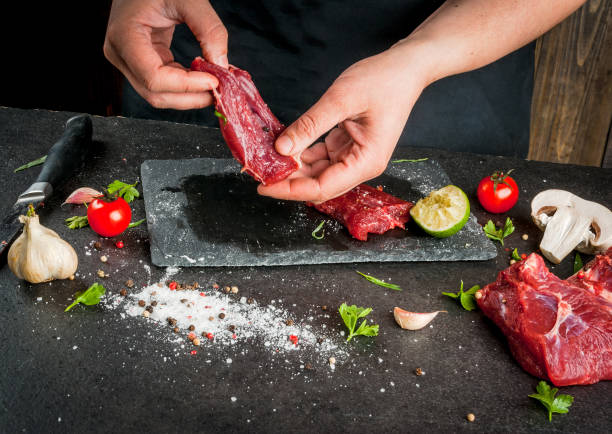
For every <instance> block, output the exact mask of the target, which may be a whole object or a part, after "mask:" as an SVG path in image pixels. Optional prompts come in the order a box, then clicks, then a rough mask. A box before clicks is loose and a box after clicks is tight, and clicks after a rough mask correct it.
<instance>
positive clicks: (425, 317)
mask: <svg viewBox="0 0 612 434" xmlns="http://www.w3.org/2000/svg"><path fill="white" fill-rule="evenodd" d="M440 312H446V311H445V310H437V311H435V312H424V313H421V312H408V311H407V310H404V309H401V308H399V307H395V308H393V317H394V318H395V322H396V323H397V324H398V325H399V326H400V327H401V328H403V329H406V330H420V329H422V328H423V327H425V326H426V325H427V324H429V323H430V322H431V321H432V320H433V319H434V318H435V317H436V316H437V315H438V314H439V313H440Z"/></svg>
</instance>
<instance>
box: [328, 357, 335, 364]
mask: <svg viewBox="0 0 612 434" xmlns="http://www.w3.org/2000/svg"><path fill="white" fill-rule="evenodd" d="M329 364H330V365H335V364H336V358H335V357H334V356H332V357H330V358H329Z"/></svg>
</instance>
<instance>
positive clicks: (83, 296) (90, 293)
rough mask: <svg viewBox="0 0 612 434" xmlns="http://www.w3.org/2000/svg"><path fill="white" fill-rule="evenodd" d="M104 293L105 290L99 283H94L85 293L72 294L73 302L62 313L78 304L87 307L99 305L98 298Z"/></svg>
mask: <svg viewBox="0 0 612 434" xmlns="http://www.w3.org/2000/svg"><path fill="white" fill-rule="evenodd" d="M105 293H106V289H105V288H104V287H103V286H102V285H100V284H99V283H94V284H93V285H91V286H90V287H89V288H88V289H87V291H85V292H82V293H80V292H77V293H76V294H74V296H75V300H74V302H73V303H72V304H71V305H70V306H68V307H67V308H66V310H64V312H68V311H69V310H70V309H72V308H73V307H74V306H76V305H77V304H79V303H83V304H85V305H87V306H92V305H94V304H98V303H100V298H101V297H102V296H103V295H104V294H105Z"/></svg>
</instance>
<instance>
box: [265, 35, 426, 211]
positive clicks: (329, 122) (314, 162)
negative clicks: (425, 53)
mask: <svg viewBox="0 0 612 434" xmlns="http://www.w3.org/2000/svg"><path fill="white" fill-rule="evenodd" d="M411 59H413V56H412V55H411V53H410V52H408V51H407V50H405V49H404V48H403V47H399V46H398V47H393V48H391V49H389V50H387V51H385V52H383V53H381V54H379V55H376V56H373V57H369V58H367V59H364V60H362V61H360V62H357V63H356V64H354V65H352V66H351V67H349V68H348V69H347V70H346V71H344V72H343V73H342V74H341V75H340V77H338V79H337V80H336V81H335V82H334V83H333V84H332V86H331V87H330V88H329V89H328V90H327V92H325V94H324V95H323V96H322V97H321V99H320V100H319V101H318V102H317V103H316V104H315V105H314V106H312V107H311V108H310V109H309V110H308V111H307V112H306V113H304V114H303V115H302V116H301V117H300V118H299V119H298V120H297V121H295V122H294V123H293V124H292V125H290V126H289V127H288V128H287V129H286V130H285V131H284V132H283V133H282V134H281V136H280V137H279V138H278V139H277V141H276V149H277V151H278V152H279V153H281V154H283V155H294V156H299V155H300V154H301V158H302V163H303V166H302V168H301V169H300V170H299V171H298V172H295V173H294V174H292V175H291V176H290V177H289V178H288V179H285V180H283V181H281V182H279V183H276V184H273V185H269V186H259V189H258V191H259V193H260V194H263V195H266V196H272V197H276V198H280V199H290V200H303V201H312V202H323V201H326V200H328V199H332V198H334V197H336V196H339V195H340V194H342V193H344V192H346V191H348V190H350V189H352V188H353V187H355V186H356V185H358V184H360V183H362V182H364V181H366V180H368V179H371V178H374V177H376V176H378V175H380V174H381V173H382V172H383V171H384V170H385V168H386V166H387V163H388V161H389V158H391V154H392V153H393V149H394V148H395V145H396V144H397V141H398V139H399V137H400V134H401V133H402V130H403V128H404V125H405V124H406V121H407V119H408V115H409V114H410V111H411V110H412V107H413V105H414V103H415V101H416V99H417V98H418V96H419V95H420V94H421V91H422V90H423V89H424V88H425V86H426V85H427V84H429V83H428V79H427V76H426V74H425V73H424V69H422V68H421V67H420V66H418V65H419V64H422V63H423V62H415V61H412V62H411ZM330 130H331V132H330V133H329V134H328V135H327V137H325V140H324V141H323V142H319V143H316V144H315V145H313V146H312V147H310V148H309V146H310V145H311V144H312V143H313V142H315V141H316V140H317V139H318V138H319V137H321V136H323V135H324V134H325V133H327V132H328V131H330Z"/></svg>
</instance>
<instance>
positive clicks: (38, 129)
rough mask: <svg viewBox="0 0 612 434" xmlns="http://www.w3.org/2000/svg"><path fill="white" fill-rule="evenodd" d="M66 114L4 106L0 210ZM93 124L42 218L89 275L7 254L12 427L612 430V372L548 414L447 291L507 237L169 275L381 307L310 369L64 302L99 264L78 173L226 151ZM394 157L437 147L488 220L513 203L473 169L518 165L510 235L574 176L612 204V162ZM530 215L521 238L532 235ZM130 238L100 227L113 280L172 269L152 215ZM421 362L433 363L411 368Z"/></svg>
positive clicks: (6, 377) (4, 425)
mask: <svg viewBox="0 0 612 434" xmlns="http://www.w3.org/2000/svg"><path fill="white" fill-rule="evenodd" d="M70 116H71V114H70V113H61V112H47V111H35V110H33V111H24V110H17V109H11V108H0V140H1V143H2V144H1V149H2V163H1V166H0V174H1V179H2V188H1V189H0V204H1V205H0V212H2V213H3V211H4V210H6V209H8V208H9V207H10V206H11V204H12V203H13V202H14V200H15V198H16V197H17V195H18V194H19V193H20V192H21V191H22V190H23V189H25V188H26V187H27V186H28V185H29V184H30V183H31V182H32V181H33V180H34V179H35V177H36V176H37V174H38V169H30V170H27V171H24V172H20V173H17V174H14V173H13V172H12V170H13V169H14V168H16V167H18V166H20V165H21V164H23V163H25V162H27V161H31V160H34V159H36V158H38V157H40V156H41V155H43V154H44V153H45V152H46V151H47V149H48V148H49V146H51V144H52V143H53V142H54V141H55V140H56V139H57V138H58V137H59V136H60V135H61V132H62V131H63V128H64V123H65V121H66V120H67V119H68V118H69V117H70ZM94 140H95V141H96V150H95V154H94V155H93V157H92V158H91V159H90V161H89V162H88V163H87V165H86V167H85V168H84V169H83V171H82V172H81V174H80V175H78V176H76V177H74V178H73V179H71V180H70V181H68V182H67V183H66V184H65V185H64V186H63V187H62V188H60V189H59V191H57V192H56V194H55V196H54V198H53V199H52V200H50V201H49V202H48V203H47V204H46V206H45V207H44V209H42V210H41V211H40V215H41V219H42V221H43V222H44V224H46V225H47V226H49V227H51V228H53V229H54V230H56V231H57V232H59V234H60V235H61V236H62V237H63V238H65V239H67V240H68V241H69V242H70V243H71V244H72V245H73V246H74V247H75V249H76V251H77V253H78V255H79V259H80V264H79V276H82V277H79V278H77V279H75V280H74V281H69V280H66V281H60V282H53V283H51V284H40V285H30V284H27V283H25V282H23V281H19V280H18V279H16V278H15V277H14V276H13V275H12V273H11V272H10V270H9V269H8V267H7V266H6V265H3V267H2V268H1V269H0V325H1V326H0V342H1V351H0V367H1V368H0V431H2V432H22V431H23V432H78V433H83V432H145V431H149V432H164V433H166V432H181V433H184V432H235V431H253V432H293V431H297V432H307V431H309V432H419V431H420V432H458V431H480V432H532V431H542V432H556V431H564V432H604V431H606V430H609V429H610V427H611V426H612V412H611V411H610V397H611V396H612V383H610V382H603V383H600V384H596V385H592V386H588V387H567V388H562V392H564V393H570V394H571V395H573V396H574V398H575V401H574V405H573V406H572V407H571V410H570V412H569V414H567V415H555V416H554V417H553V421H552V423H549V422H548V419H547V415H546V413H545V411H544V409H543V407H541V406H540V405H539V404H538V403H536V402H535V401H534V400H532V399H530V398H528V397H527V395H529V394H530V393H533V392H534V391H535V386H536V385H537V383H538V380H537V379H536V378H534V377H532V376H530V375H529V374H527V373H525V372H524V371H523V370H522V369H521V368H520V367H519V365H518V364H517V363H516V362H515V361H514V360H513V358H512V356H511V354H510V352H509V350H508V347H507V345H506V342H505V339H504V337H503V336H502V335H501V334H500V333H499V331H498V330H497V329H496V328H495V327H494V326H493V325H492V323H491V322H490V321H488V320H487V319H486V318H485V317H484V316H483V315H482V314H481V313H480V312H478V311H475V312H467V311H464V310H462V309H461V308H460V307H459V305H458V304H457V303H456V302H455V301H454V300H451V299H450V298H447V297H443V296H441V295H440V293H441V292H442V291H448V290H453V291H456V290H457V288H458V285H459V281H460V280H461V279H463V281H464V282H465V283H466V285H469V286H471V285H474V284H480V285H484V284H487V283H489V282H491V281H493V280H494V279H495V277H496V275H497V273H498V272H499V271H500V270H501V269H503V268H505V267H506V266H507V265H508V260H509V252H507V251H505V250H504V248H502V247H501V246H500V245H499V244H498V251H499V254H498V257H497V259H495V260H491V261H486V262H471V263H468V262H454V263H439V262H433V263H386V264H376V263H373V264H359V265H357V264H344V265H320V266H293V267H272V268H248V267H247V268H231V269H230V268H213V269H209V268H206V269H202V268H191V269H182V270H180V271H179V273H178V274H177V275H175V277H174V278H176V279H177V280H182V281H185V282H191V281H194V280H196V281H198V282H199V283H200V284H201V285H204V286H207V287H210V285H211V284H212V283H213V282H219V283H221V284H230V285H237V286H239V287H240V290H241V294H243V295H245V296H252V297H255V298H256V299H257V300H258V302H259V303H262V304H264V305H265V304H266V303H268V302H270V301H271V300H273V299H279V298H282V300H283V302H284V305H285V306H286V307H288V309H289V310H290V311H291V312H292V314H294V316H295V318H296V319H298V320H299V319H303V317H304V316H305V315H306V314H307V312H309V311H310V312H312V311H313V310H315V311H316V310H317V307H318V306H320V305H327V306H329V307H330V312H329V313H331V314H330V317H329V318H327V319H326V318H325V317H324V316H323V315H318V314H317V315H315V318H314V321H313V324H314V325H315V326H316V325H320V324H319V323H326V325H327V326H328V327H329V328H331V329H332V330H336V331H337V332H338V336H339V333H340V331H341V330H342V329H343V326H341V325H340V321H341V320H340V318H339V316H338V315H337V314H336V309H337V307H338V306H339V305H340V304H341V303H342V302H343V301H347V302H349V303H350V304H352V303H356V304H358V305H362V306H371V307H373V308H374V311H373V313H372V314H371V316H372V317H373V319H374V320H375V321H376V323H378V324H380V330H381V333H380V335H379V336H378V337H377V338H374V339H371V338H356V339H355V340H353V341H351V342H350V343H349V344H348V345H346V346H345V347H344V348H345V349H346V351H347V352H348V353H349V354H350V358H349V360H347V361H345V362H343V363H341V364H338V366H336V369H335V371H331V370H330V369H329V366H327V364H326V363H314V364H313V368H314V369H313V370H312V371H308V372H306V371H305V370H304V369H303V368H300V366H301V365H303V364H304V363H305V362H309V360H308V357H309V355H308V353H305V352H304V353H300V352H299V351H297V352H295V354H294V353H291V354H288V355H287V356H286V357H283V358H281V359H278V358H273V357H271V356H270V353H269V352H268V351H264V350H263V349H260V348H257V347H256V346H251V347H248V344H244V346H245V347H247V348H245V349H246V350H248V351H245V355H241V353H240V351H235V352H234V354H233V355H232V358H233V363H231V364H227V363H225V358H226V357H227V352H226V351H224V350H222V349H221V348H219V352H218V353H216V352H215V351H216V350H215V347H214V346H210V347H209V348H206V350H204V349H202V350H201V352H202V353H204V352H207V353H210V355H206V356H202V357H200V356H199V355H195V356H192V355H190V354H189V350H190V349H191V348H185V350H184V355H183V354H182V353H181V354H180V355H179V356H174V355H173V354H174V350H175V349H176V347H175V345H174V344H171V343H169V342H168V341H167V339H163V336H164V333H168V334H169V333H171V331H170V330H168V331H167V332H166V331H165V330H161V331H159V330H158V331H157V332H156V333H151V332H152V330H153V328H154V327H153V326H152V325H151V324H150V323H147V321H145V320H144V319H143V318H138V317H136V318H134V317H128V318H121V317H120V316H119V311H118V310H111V309H106V308H104V307H101V306H94V307H90V308H83V307H79V308H78V309H75V310H74V311H73V312H72V313H64V312H63V310H64V308H65V306H66V305H67V304H68V301H67V300H68V298H69V297H71V296H72V294H73V293H74V292H76V291H78V290H82V289H83V288H84V287H86V286H87V285H89V284H90V283H91V282H92V281H93V280H94V277H95V276H94V277H88V275H89V273H95V271H96V270H97V269H98V268H100V262H99V259H98V256H99V255H98V254H97V253H94V254H93V255H91V256H87V255H86V254H85V251H86V246H87V247H88V246H90V244H91V242H92V241H97V240H100V239H99V238H98V237H96V236H95V234H94V233H93V232H92V231H91V230H89V229H81V230H77V231H72V230H69V229H67V228H66V227H65V226H64V225H63V220H64V219H65V218H66V217H68V216H70V215H72V214H74V210H73V209H71V208H70V207H64V208H60V204H61V202H62V201H63V199H64V198H65V197H66V196H67V195H68V194H69V193H70V192H71V191H72V190H74V189H75V188H77V187H80V186H84V185H87V186H104V185H107V184H108V183H109V182H110V181H112V180H113V179H121V180H125V181H128V180H134V179H137V178H138V176H139V168H140V164H141V162H142V161H144V160H145V159H150V158H160V159H172V158H176V159H180V158H195V157H229V152H228V150H227V149H226V148H225V145H224V144H223V142H222V140H221V137H220V134H219V132H218V130H215V129H206V128H201V127H197V126H189V125H177V124H171V123H164V122H151V121H143V120H133V119H123V118H99V117H97V118H94ZM493 145H494V144H492V146H493ZM396 157H399V158H421V157H429V158H434V159H436V160H437V161H439V162H440V164H441V165H442V166H443V167H444V168H445V170H446V171H447V173H448V174H449V176H450V178H451V179H452V180H453V182H454V183H455V184H457V185H458V186H460V187H461V188H463V189H464V190H465V191H466V192H467V193H468V195H469V196H470V200H471V203H472V207H473V211H474V213H475V214H476V216H477V218H478V219H479V221H481V222H486V220H488V219H489V218H491V217H493V219H494V220H498V221H499V220H501V217H496V216H491V215H489V214H487V213H486V212H484V210H483V209H482V208H481V207H480V206H479V204H478V202H477V200H476V198H475V194H474V190H475V187H476V185H477V182H478V180H479V179H480V178H481V177H483V176H484V175H486V174H488V173H489V172H491V171H493V170H494V169H497V168H505V169H509V168H514V169H515V175H516V179H517V180H518V182H519V185H520V186H521V196H520V198H519V203H518V205H517V206H516V207H515V208H513V209H512V210H511V211H510V212H509V214H508V215H509V216H510V217H511V218H512V219H513V221H514V224H515V226H516V232H515V234H514V235H512V236H511V237H510V239H509V240H508V241H507V243H506V246H508V247H511V248H514V247H518V249H519V251H520V252H526V253H528V252H531V251H533V250H534V249H536V248H537V243H538V241H539V232H538V230H537V229H536V228H535V226H534V225H533V224H532V223H531V222H530V219H529V203H530V200H531V198H533V196H534V195H535V194H536V193H538V192H539V191H541V190H543V189H547V188H561V189H567V190H570V191H572V192H574V193H576V194H578V195H580V196H582V197H584V198H585V199H590V200H596V201H598V202H601V203H603V204H604V205H606V206H608V207H611V206H612V188H611V186H612V171H611V170H605V169H597V168H590V167H577V166H569V165H555V164H546V163H536V162H527V161H522V160H515V159H509V158H498V157H492V156H479V155H469V154H456V153H450V152H444V151H437V150H425V149H406V148H404V149H398V150H397V151H396ZM133 209H134V219H137V218H143V217H144V206H143V201H142V200H137V201H135V202H134V203H133ZM524 233H527V234H528V235H529V239H528V240H527V241H523V240H522V239H521V235H522V234H524ZM122 239H123V240H124V241H125V244H126V247H125V248H124V249H122V250H118V249H115V248H114V247H113V246H112V241H111V240H101V241H102V244H103V252H107V253H108V255H109V261H116V263H117V264H120V265H117V270H118V272H117V273H113V275H112V276H111V277H110V278H108V279H106V280H105V281H104V284H105V286H106V287H107V289H108V290H109V291H110V292H111V293H117V292H118V291H119V290H120V289H121V288H122V287H123V282H124V281H125V280H126V279H128V278H132V279H133V280H134V281H135V282H136V285H137V286H143V285H145V284H147V283H148V282H155V281H157V280H156V279H160V278H161V277H162V276H163V274H164V270H163V269H157V268H156V267H150V268H151V275H150V276H149V275H148V274H147V268H148V267H146V266H148V264H149V263H150V262H149V261H150V259H149V251H148V243H147V230H146V226H144V225H142V226H140V227H138V228H135V229H131V230H130V231H129V232H127V233H126V234H125V235H124V236H122ZM356 269H359V270H360V271H362V272H364V273H368V274H372V275H374V276H378V277H382V278H385V279H389V278H390V279H391V280H392V281H393V282H395V283H398V284H400V285H401V286H402V287H403V288H405V289H404V290H403V291H402V292H395V291H390V290H386V289H384V288H381V287H378V286H374V285H372V284H370V283H368V282H366V281H365V280H364V279H361V278H360V277H359V276H358V275H357V274H356V273H355V270H356ZM553 271H554V272H555V273H556V274H557V275H559V276H561V277H563V278H564V277H567V276H568V275H570V274H571V273H572V261H571V258H567V259H566V260H565V261H564V262H563V263H561V264H560V265H558V266H556V267H553ZM39 297H42V301H38V298H39ZM293 304H295V307H293ZM394 306H401V307H404V308H407V309H412V310H421V311H429V310H437V309H440V308H441V309H446V310H448V314H444V315H439V316H438V318H436V320H435V321H434V322H433V323H432V324H433V326H434V327H433V328H429V327H427V328H425V329H423V330H421V331H418V332H410V331H404V330H401V329H400V328H399V327H397V326H396V325H395V322H394V320H393V316H392V314H391V311H392V309H393V307H394ZM340 339H341V338H340V337H339V342H340ZM164 356H168V357H167V361H166V362H164V361H163V357H164ZM205 359H209V360H211V363H205ZM285 360H286V361H285ZM416 368H421V369H422V370H423V371H425V373H426V375H424V376H420V377H418V376H416V375H415V374H414V371H415V369H416ZM360 372H361V374H360ZM417 385H418V386H417ZM381 389H384V392H382V391H381ZM231 397H236V398H237V399H236V400H235V401H232V400H231V399H230V398H231ZM468 413H474V414H475V416H476V420H475V422H473V423H470V422H468V421H467V420H466V415H467V414H468Z"/></svg>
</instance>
